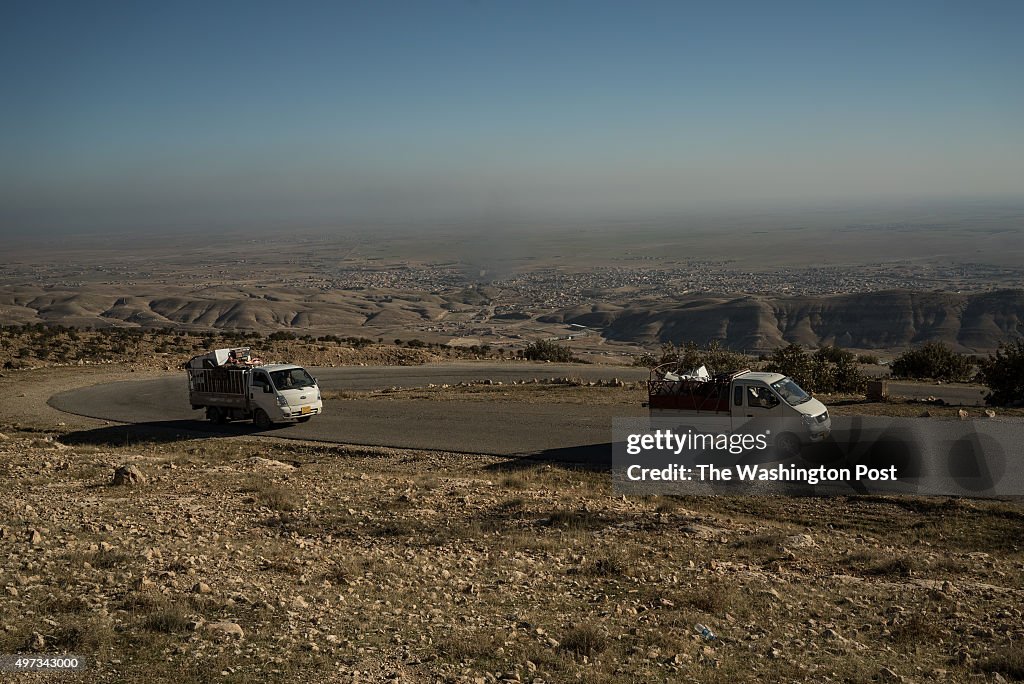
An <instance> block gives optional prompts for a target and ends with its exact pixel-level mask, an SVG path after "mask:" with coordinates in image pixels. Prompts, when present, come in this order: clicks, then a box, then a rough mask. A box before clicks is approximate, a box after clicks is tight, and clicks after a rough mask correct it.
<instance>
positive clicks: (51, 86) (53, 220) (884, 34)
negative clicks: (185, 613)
mask: <svg viewBox="0 0 1024 684" xmlns="http://www.w3.org/2000/svg"><path fill="white" fill-rule="evenodd" d="M1022 25H1024V3H1021V2H1019V1H1017V0H1009V1H1006V2H992V1H986V0H971V1H965V2H942V1H940V0H932V1H929V2H913V1H909V0H908V1H905V2H892V1H891V0H889V1H886V2H873V1H867V0H864V1H857V2H852V1H851V2H838V1H837V2H820V1H815V2H786V1H785V0H779V1H775V2H763V1H762V2H701V3H696V2H692V3H691V2H683V1H681V0H676V1H673V2H642V1H638V2H626V1H625V0H623V1H622V2H603V1H601V0H588V1H583V2H577V1H575V0H547V1H545V2H531V1H527V0H517V1H515V2H513V1H508V2H503V1H502V2H499V1H494V0H477V1H451V2H449V1H444V0H437V1H424V0H420V1H416V2H397V1H391V0H379V1H374V2H369V1H367V2H312V1H310V2H295V3H284V2H273V3H270V2H267V3H263V2H257V1H248V2H227V1H225V2H202V3H199V2H196V3H192V2H185V1H178V2H159V3H158V2H146V1H142V0H140V1H139V2H126V1H125V2H103V1H95V2H58V1H52V2H36V1H21V0H8V1H7V2H5V3H3V5H2V10H0V65H2V69H0V93H2V102H3V105H2V106H0V234H5V235H16V234H20V235H25V234H38V235H48V234H51V233H52V234H59V233H67V232H77V233H83V232H84V233H88V232H98V231H104V230H123V231H139V232H146V231H166V230H174V229H205V228H223V227H245V226H253V227H270V228H275V229H293V228H301V227H305V226H316V227H323V226H345V225H351V224H355V223H361V224H371V225H372V224H373V223H375V222H381V223H387V222H404V223H407V224H411V225H418V224H422V225H424V226H426V225H430V224H432V223H436V222H445V221H469V222H478V223H486V222H488V221H493V220H502V219H508V220H517V219H520V220H533V219H538V220H542V219H545V218H546V217H560V218H571V219H578V220H587V219H597V218H600V217H615V218H617V219H626V220H628V219H629V218H630V217H631V216H641V215H672V214H673V213H685V212H688V211H705V210H715V209H716V208H721V209H731V208H736V207H756V206H774V205H779V206H782V205H792V206H798V205H800V204H801V203H808V204H822V203H825V204H827V203H844V202H848V203H861V204H864V203H867V204H870V203H872V202H891V201H902V200H913V201H924V202H928V201H932V200H944V201H945V200H951V199H952V200H956V199H960V198H963V199H969V200H972V201H973V200H977V199H985V198H996V199H1000V200H1005V199H1007V198H1010V199H1011V200H1019V199H1021V198H1024V75H1022V74H1024V40H1021V39H1020V27H1021V26H1022Z"/></svg>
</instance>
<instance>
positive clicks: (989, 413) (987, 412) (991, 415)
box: [985, 409, 996, 418]
mask: <svg viewBox="0 0 1024 684" xmlns="http://www.w3.org/2000/svg"><path fill="white" fill-rule="evenodd" d="M985 415H986V416H988V417H989V418H995V417H996V412H995V411H993V410H992V409H985Z"/></svg>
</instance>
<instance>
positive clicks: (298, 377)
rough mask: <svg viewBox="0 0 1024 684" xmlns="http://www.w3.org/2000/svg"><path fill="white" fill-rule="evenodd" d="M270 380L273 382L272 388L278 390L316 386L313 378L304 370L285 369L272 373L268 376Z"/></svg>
mask: <svg viewBox="0 0 1024 684" xmlns="http://www.w3.org/2000/svg"><path fill="white" fill-rule="evenodd" d="M270 379H271V380H273V381H274V387H276V388H277V389H279V390H286V389H299V388H300V387H313V386H314V385H315V384H316V381H315V380H313V376H311V375H310V374H309V373H307V372H306V369H305V368H287V369H285V370H279V371H273V372H272V373H271V374H270Z"/></svg>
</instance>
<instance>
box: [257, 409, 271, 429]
mask: <svg viewBox="0 0 1024 684" xmlns="http://www.w3.org/2000/svg"><path fill="white" fill-rule="evenodd" d="M252 422H253V423H254V424H255V425H256V427H258V428H259V429H260V430H269V429H270V428H272V427H273V426H274V423H273V421H272V420H270V416H268V415H267V412H266V411H264V410H263V409H256V413H254V414H253V416H252Z"/></svg>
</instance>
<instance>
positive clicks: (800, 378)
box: [765, 343, 813, 390]
mask: <svg viewBox="0 0 1024 684" xmlns="http://www.w3.org/2000/svg"><path fill="white" fill-rule="evenodd" d="M765 370H766V371H768V372H769V373H782V374H783V375H788V376H789V377H791V378H793V380H794V381H796V384H798V385H800V386H801V387H803V388H804V389H807V390H810V389H813V387H812V386H811V381H812V375H811V373H812V370H811V357H810V356H809V355H808V354H807V352H806V351H804V348H803V347H801V346H800V345H799V344H792V343H791V344H787V345H786V346H785V347H779V348H778V349H776V350H775V351H773V352H772V353H771V356H769V357H768V365H767V366H766V367H765Z"/></svg>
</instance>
